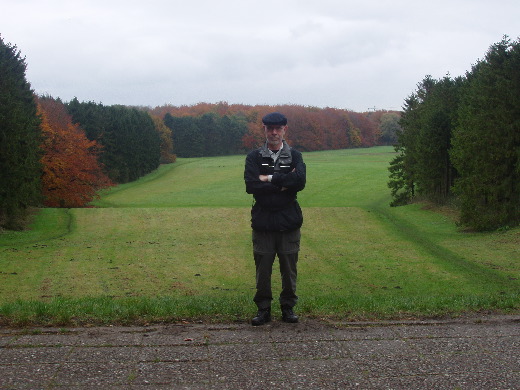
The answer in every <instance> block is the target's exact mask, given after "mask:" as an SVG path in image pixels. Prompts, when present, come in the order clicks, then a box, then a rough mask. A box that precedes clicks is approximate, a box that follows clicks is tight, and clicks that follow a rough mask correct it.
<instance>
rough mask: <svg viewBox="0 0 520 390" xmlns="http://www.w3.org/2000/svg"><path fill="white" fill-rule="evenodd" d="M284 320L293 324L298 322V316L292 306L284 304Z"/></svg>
mask: <svg viewBox="0 0 520 390" xmlns="http://www.w3.org/2000/svg"><path fill="white" fill-rule="evenodd" d="M282 321H283V322H289V323H291V324H295V323H297V322H298V316H297V315H296V314H294V312H293V309H292V307H288V306H282Z"/></svg>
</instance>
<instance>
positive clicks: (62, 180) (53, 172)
mask: <svg viewBox="0 0 520 390" xmlns="http://www.w3.org/2000/svg"><path fill="white" fill-rule="evenodd" d="M37 101H38V113H39V115H40V117H41V120H42V123H41V130H42V136H43V142H42V145H41V147H42V149H43V152H44V155H43V157H42V159H41V162H42V165H43V176H42V187H43V195H44V203H45V205H46V206H48V207H84V206H86V205H88V204H89V203H90V202H91V201H92V200H94V199H95V198H96V197H97V192H98V191H99V190H100V189H102V188H106V187H109V186H112V185H114V184H113V183H112V182H111V181H110V179H109V178H108V176H106V175H105V174H104V173H103V171H102V168H101V166H100V164H99V162H98V160H97V153H98V150H99V146H98V144H97V143H96V141H90V140H89V139H88V138H87V137H86V136H85V133H84V131H83V130H82V129H81V128H80V127H79V126H78V125H76V124H73V123H72V120H71V117H70V115H68V114H67V111H66V108H65V106H64V105H63V103H62V102H61V101H59V100H55V99H52V98H50V97H40V98H38V99H37Z"/></svg>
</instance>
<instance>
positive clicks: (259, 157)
mask: <svg viewBox="0 0 520 390" xmlns="http://www.w3.org/2000/svg"><path fill="white" fill-rule="evenodd" d="M271 154H272V153H271V152H270V150H269V149H268V148H267V143H266V144H265V145H264V146H262V147H261V148H259V149H256V150H253V151H251V152H249V154H248V155H247V157H246V162H245V170H244V181H245V184H246V192H247V193H248V194H252V195H253V198H254V204H253V207H252V209H251V227H252V228H253V229H254V230H259V231H288V230H294V229H298V228H300V227H301V226H302V224H303V214H302V211H301V208H300V205H299V204H298V201H297V193H298V192H299V191H301V190H303V189H304V188H305V183H306V167H305V163H304V162H303V157H302V154H301V153H300V152H299V151H297V150H295V149H292V148H291V147H290V146H289V145H288V144H287V142H285V140H284V141H283V147H282V150H281V151H280V155H279V156H278V158H277V159H276V161H275V160H274V159H273V157H272V156H271ZM260 175H272V178H271V182H263V181H261V180H260V178H259V176H260Z"/></svg>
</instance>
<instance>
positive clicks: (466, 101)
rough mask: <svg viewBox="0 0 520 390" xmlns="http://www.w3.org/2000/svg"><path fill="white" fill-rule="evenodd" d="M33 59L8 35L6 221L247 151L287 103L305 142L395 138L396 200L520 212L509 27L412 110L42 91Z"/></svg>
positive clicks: (519, 99) (508, 216)
mask: <svg viewBox="0 0 520 390" xmlns="http://www.w3.org/2000/svg"><path fill="white" fill-rule="evenodd" d="M26 67H27V64H26V62H25V58H24V57H22V55H21V52H20V51H19V50H18V48H17V47H16V46H15V45H12V44H10V43H5V42H4V41H3V39H2V38H1V36H0V74H1V75H2V77H1V79H0V183H1V187H0V229H2V228H3V229H23V228H24V227H25V226H26V221H27V216H28V215H29V213H30V210H31V209H32V208H38V207H67V208H68V207H88V206H89V204H90V203H91V202H92V200H93V199H95V198H96V196H97V194H98V193H99V191H100V190H101V189H103V188H107V187H110V186H113V185H116V184H119V183H126V182H129V181H134V180H136V179H138V178H140V177H142V176H144V175H146V174H148V173H150V172H152V171H153V170H155V169H156V168H158V166H159V165H160V164H168V163H174V162H175V161H176V158H177V157H208V156H220V155H231V154H245V153H246V152H247V151H249V150H251V149H253V148H256V147H258V146H259V145H261V144H262V143H263V142H264V134H263V128H262V123H261V118H262V117H263V115H265V114H266V113H268V112H271V111H281V112H283V113H284V114H285V115H286V116H287V118H288V122H289V123H288V124H289V130H288V132H287V141H288V142H289V144H290V145H291V146H293V147H295V148H296V149H299V150H301V151H303V152H311V151H318V150H334V149H345V148H359V147H371V146H376V145H395V149H396V152H397V153H396V157H395V159H394V160H393V161H392V163H391V164H390V167H389V171H390V181H389V183H388V185H389V187H390V191H391V194H392V197H393V202H392V205H394V206H397V205H401V204H407V203H409V202H411V201H414V200H416V199H424V198H427V199H429V200H432V201H434V202H438V203H446V202H451V203H452V204H454V205H455V207H457V208H458V209H459V210H460V215H461V217H460V222H461V224H463V225H466V226H470V227H472V228H474V229H477V230H486V229H496V228H499V227H504V226H513V225H517V224H518V223H519V222H520V185H519V184H518V183H519V182H520V181H519V175H520V139H519V138H520V129H519V127H520V77H519V70H520V45H519V42H518V41H516V42H512V41H511V40H509V39H508V38H507V37H504V39H503V40H502V41H501V42H499V43H497V44H494V45H492V46H491V47H490V49H489V51H488V53H487V54H486V56H485V58H484V59H483V60H480V61H478V62H477V63H476V64H475V65H474V66H473V67H472V69H471V70H470V71H468V72H467V73H466V75H465V76H463V77H462V76H461V77H457V78H454V79H453V78H451V77H450V76H449V75H447V76H446V77H444V78H443V79H440V80H435V79H433V78H432V77H431V76H426V77H425V78H424V80H422V81H421V82H420V83H419V84H418V86H417V90H416V91H415V92H413V93H412V94H411V95H410V96H409V97H407V98H406V99H405V101H404V106H403V111H402V112H397V111H385V110H379V111H369V112H363V113H358V112H353V111H350V110H344V109H338V108H329V107H326V108H319V107H311V106H301V105H278V106H268V105H255V106H250V105H241V104H228V103H226V102H218V103H199V104H194V105H184V106H172V105H163V106H159V107H155V108H152V107H146V106H142V107H128V106H123V105H113V106H105V105H103V104H102V103H95V102H81V101H79V100H78V99H77V98H74V99H72V100H71V101H70V102H62V101H61V100H60V99H59V98H55V97H52V96H37V95H36V94H35V93H34V91H33V90H32V89H31V85H30V83H29V81H28V80H27V79H26Z"/></svg>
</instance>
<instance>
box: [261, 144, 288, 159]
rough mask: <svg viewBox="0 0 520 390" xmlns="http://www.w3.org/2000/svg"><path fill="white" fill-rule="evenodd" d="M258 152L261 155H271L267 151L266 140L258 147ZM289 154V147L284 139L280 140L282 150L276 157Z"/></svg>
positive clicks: (283, 156)
mask: <svg viewBox="0 0 520 390" xmlns="http://www.w3.org/2000/svg"><path fill="white" fill-rule="evenodd" d="M260 154H261V155H262V157H271V153H270V152H269V148H268V147H267V141H266V142H265V144H264V146H262V147H261V148H260ZM290 156H291V147H290V146H289V144H288V143H287V142H285V140H283V141H282V150H281V152H280V156H279V157H278V158H287V157H290Z"/></svg>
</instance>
